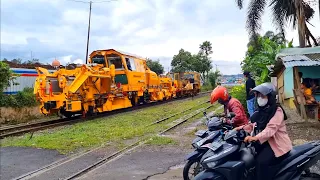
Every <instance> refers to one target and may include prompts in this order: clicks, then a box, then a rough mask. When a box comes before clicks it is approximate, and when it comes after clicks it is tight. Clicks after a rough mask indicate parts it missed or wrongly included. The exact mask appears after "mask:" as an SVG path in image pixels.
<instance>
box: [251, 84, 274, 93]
mask: <svg viewBox="0 0 320 180" xmlns="http://www.w3.org/2000/svg"><path fill="white" fill-rule="evenodd" d="M254 92H259V93H261V94H263V95H265V96H266V95H268V94H270V93H272V94H275V93H276V87H275V86H274V85H273V84H272V83H269V82H268V83H262V84H260V85H258V86H256V87H255V88H253V89H252V91H251V93H254Z"/></svg>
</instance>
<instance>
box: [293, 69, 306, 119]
mask: <svg viewBox="0 0 320 180" xmlns="http://www.w3.org/2000/svg"><path fill="white" fill-rule="evenodd" d="M293 72H294V79H295V82H296V85H297V89H298V92H297V96H299V97H300V100H301V102H300V103H299V105H300V111H301V116H302V118H303V119H305V120H306V121H308V117H307V113H306V108H305V106H304V105H305V104H306V100H305V98H304V95H303V94H302V92H301V86H300V84H301V83H300V79H299V73H298V68H297V67H293Z"/></svg>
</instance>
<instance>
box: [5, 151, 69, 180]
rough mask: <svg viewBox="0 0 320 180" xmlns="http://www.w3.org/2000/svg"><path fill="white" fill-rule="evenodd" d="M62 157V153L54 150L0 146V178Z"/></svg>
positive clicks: (13, 175) (20, 173)
mask: <svg viewBox="0 0 320 180" xmlns="http://www.w3.org/2000/svg"><path fill="white" fill-rule="evenodd" d="M63 157H64V155H61V154H59V153H58V152H57V151H54V150H47V149H36V148H25V147H3V148H0V164H1V166H0V179H1V180H7V179H12V178H14V177H18V176H20V175H22V174H24V173H27V172H29V171H33V170H36V169H38V168H40V167H42V166H44V165H47V164H50V163H52V162H54V161H56V160H59V159H61V158H63Z"/></svg>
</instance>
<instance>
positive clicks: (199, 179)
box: [193, 169, 226, 180]
mask: <svg viewBox="0 0 320 180" xmlns="http://www.w3.org/2000/svg"><path fill="white" fill-rule="evenodd" d="M193 180H226V179H225V178H224V177H223V176H222V175H221V174H219V173H217V172H214V171H212V170H208V169H207V170H204V171H202V172H200V173H199V174H197V175H196V176H195V177H194V178H193Z"/></svg>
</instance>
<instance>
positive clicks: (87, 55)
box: [86, 1, 92, 64]
mask: <svg viewBox="0 0 320 180" xmlns="http://www.w3.org/2000/svg"><path fill="white" fill-rule="evenodd" d="M91 7H92V1H90V9H89V24H88V38H87V52H86V64H87V63H88V51H89V37H90V21H91Z"/></svg>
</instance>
